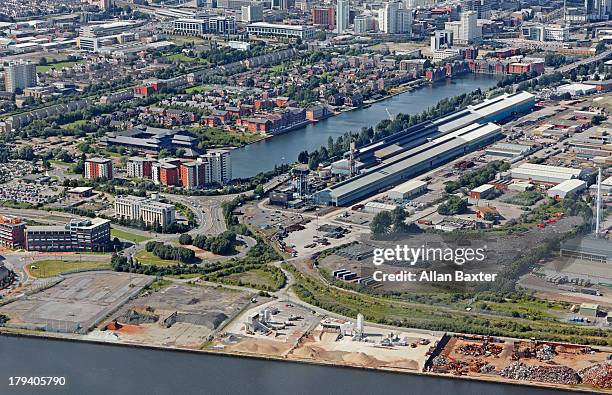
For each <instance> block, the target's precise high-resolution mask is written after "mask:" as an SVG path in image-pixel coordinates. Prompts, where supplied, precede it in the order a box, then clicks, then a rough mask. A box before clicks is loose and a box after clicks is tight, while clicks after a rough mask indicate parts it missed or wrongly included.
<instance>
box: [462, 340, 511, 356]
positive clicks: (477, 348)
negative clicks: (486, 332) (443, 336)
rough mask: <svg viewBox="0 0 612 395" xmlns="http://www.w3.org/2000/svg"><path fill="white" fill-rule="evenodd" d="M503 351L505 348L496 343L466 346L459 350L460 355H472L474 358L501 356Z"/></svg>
mask: <svg viewBox="0 0 612 395" xmlns="http://www.w3.org/2000/svg"><path fill="white" fill-rule="evenodd" d="M502 350H503V347H501V346H498V345H496V344H494V343H489V342H484V343H483V344H473V343H469V344H464V345H463V346H461V347H460V348H459V351H458V352H459V353H460V354H463V355H471V356H473V357H479V356H481V355H491V354H493V355H499V354H500V353H501V352H502Z"/></svg>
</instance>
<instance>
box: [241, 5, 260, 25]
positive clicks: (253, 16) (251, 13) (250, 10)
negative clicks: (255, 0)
mask: <svg viewBox="0 0 612 395" xmlns="http://www.w3.org/2000/svg"><path fill="white" fill-rule="evenodd" d="M261 21H263V7H262V6H261V5H259V4H249V5H243V6H242V22H245V23H253V22H261Z"/></svg>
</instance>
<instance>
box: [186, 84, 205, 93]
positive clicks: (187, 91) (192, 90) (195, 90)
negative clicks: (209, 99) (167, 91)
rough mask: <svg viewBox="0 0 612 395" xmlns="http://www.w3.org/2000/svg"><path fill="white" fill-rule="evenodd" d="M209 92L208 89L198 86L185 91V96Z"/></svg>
mask: <svg viewBox="0 0 612 395" xmlns="http://www.w3.org/2000/svg"><path fill="white" fill-rule="evenodd" d="M209 90H210V88H207V87H205V86H202V85H200V86H194V87H191V88H187V89H185V93H187V94H193V93H204V92H208V91H209Z"/></svg>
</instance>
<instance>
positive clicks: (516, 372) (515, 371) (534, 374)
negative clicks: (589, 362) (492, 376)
mask: <svg viewBox="0 0 612 395" xmlns="http://www.w3.org/2000/svg"><path fill="white" fill-rule="evenodd" d="M499 374H500V375H501V376H502V377H507V378H509V379H514V380H530V381H541V382H544V383H557V384H578V383H580V382H581V379H580V376H579V375H578V373H576V371H575V370H574V369H572V368H569V367H567V366H529V365H526V364H524V363H522V362H513V363H512V364H511V365H510V366H508V367H507V368H505V369H503V370H502V371H501V372H500V373H499Z"/></svg>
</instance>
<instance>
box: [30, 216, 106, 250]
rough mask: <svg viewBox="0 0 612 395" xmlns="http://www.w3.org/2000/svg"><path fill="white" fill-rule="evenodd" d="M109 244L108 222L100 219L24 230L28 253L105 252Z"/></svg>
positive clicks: (75, 220)
mask: <svg viewBox="0 0 612 395" xmlns="http://www.w3.org/2000/svg"><path fill="white" fill-rule="evenodd" d="M110 244H111V236H110V221H109V220H107V219H102V218H94V219H91V220H90V219H73V220H70V222H68V223H67V224H66V225H64V226H28V228H27V230H26V249H27V250H28V251H41V252H75V251H84V252H95V251H107V250H108V249H109V247H110Z"/></svg>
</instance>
